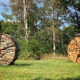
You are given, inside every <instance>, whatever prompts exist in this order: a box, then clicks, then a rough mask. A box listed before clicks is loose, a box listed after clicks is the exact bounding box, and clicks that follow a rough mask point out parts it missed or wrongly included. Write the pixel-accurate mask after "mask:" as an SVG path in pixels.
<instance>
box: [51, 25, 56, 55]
mask: <svg viewBox="0 0 80 80" xmlns="http://www.w3.org/2000/svg"><path fill="white" fill-rule="evenodd" d="M52 27H53V54H54V56H55V50H56V43H55V28H54V24H53V26H52Z"/></svg>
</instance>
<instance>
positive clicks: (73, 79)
mask: <svg viewBox="0 0 80 80" xmlns="http://www.w3.org/2000/svg"><path fill="white" fill-rule="evenodd" d="M60 80H80V76H78V77H75V78H65V79H60Z"/></svg>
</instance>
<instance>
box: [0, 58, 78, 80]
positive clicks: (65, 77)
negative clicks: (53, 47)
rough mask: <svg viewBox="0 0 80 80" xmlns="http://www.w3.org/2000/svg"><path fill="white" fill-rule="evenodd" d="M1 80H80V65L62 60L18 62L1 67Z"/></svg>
mask: <svg viewBox="0 0 80 80" xmlns="http://www.w3.org/2000/svg"><path fill="white" fill-rule="evenodd" d="M0 80H80V63H72V62H71V61H69V60H67V59H60V60H40V61H38V60H32V61H27V60H17V61H16V62H15V65H11V66H0Z"/></svg>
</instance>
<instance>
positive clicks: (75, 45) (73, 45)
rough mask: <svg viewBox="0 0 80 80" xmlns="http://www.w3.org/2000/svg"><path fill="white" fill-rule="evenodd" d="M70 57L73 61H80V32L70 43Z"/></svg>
mask: <svg viewBox="0 0 80 80" xmlns="http://www.w3.org/2000/svg"><path fill="white" fill-rule="evenodd" d="M68 57H69V58H70V59H71V61H72V62H80V34H78V35H76V36H75V37H74V38H73V40H71V42H70V44H69V45H68Z"/></svg>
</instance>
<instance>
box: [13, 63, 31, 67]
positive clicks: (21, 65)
mask: <svg viewBox="0 0 80 80" xmlns="http://www.w3.org/2000/svg"><path fill="white" fill-rule="evenodd" d="M30 65H32V64H25V63H22V64H17V63H15V64H14V66H16V67H26V66H30Z"/></svg>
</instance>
